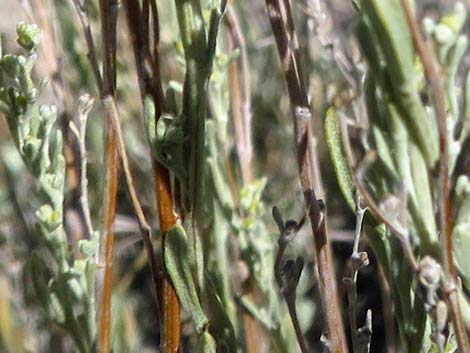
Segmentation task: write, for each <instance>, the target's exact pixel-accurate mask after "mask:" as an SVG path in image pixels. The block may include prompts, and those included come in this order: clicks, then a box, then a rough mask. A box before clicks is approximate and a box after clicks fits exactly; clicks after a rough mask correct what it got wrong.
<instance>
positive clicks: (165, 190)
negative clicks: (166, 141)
mask: <svg viewBox="0 0 470 353" xmlns="http://www.w3.org/2000/svg"><path fill="white" fill-rule="evenodd" d="M154 174H155V185H156V200H157V207H158V217H159V220H160V230H161V232H162V234H163V237H162V249H163V256H164V253H165V241H166V236H167V235H166V234H167V232H168V230H169V229H170V228H171V227H173V226H174V225H175V223H176V216H175V213H174V209H173V198H172V194H171V183H170V176H169V173H168V170H167V169H165V168H164V167H163V166H161V165H160V164H159V163H158V162H155V163H154ZM161 280H162V287H161V290H162V293H161V294H160V296H159V297H160V298H161V303H160V304H161V305H160V307H161V309H162V320H163V329H162V333H161V334H162V340H161V344H162V352H164V353H176V352H179V351H180V346H181V322H180V303H179V300H178V297H177V295H176V291H175V289H174V287H173V285H172V283H171V281H170V279H169V278H168V275H167V273H166V271H165V269H164V268H163V273H162V278H161Z"/></svg>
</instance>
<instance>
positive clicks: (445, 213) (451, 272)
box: [401, 0, 470, 353]
mask: <svg viewBox="0 0 470 353" xmlns="http://www.w3.org/2000/svg"><path fill="white" fill-rule="evenodd" d="M401 4H402V7H403V10H404V13H405V16H406V19H407V21H408V25H409V27H410V30H411V34H412V37H413V42H414V45H415V48H416V51H417V53H418V55H419V58H420V59H421V63H422V64H423V69H424V74H425V76H426V81H427V82H428V84H429V87H430V91H431V95H432V98H433V104H434V109H435V112H436V119H437V125H438V128H439V162H438V165H439V180H438V184H439V185H438V209H439V231H440V237H439V239H440V242H441V248H442V249H441V250H442V263H443V268H444V273H445V281H446V283H445V284H444V286H445V287H446V288H444V289H445V292H446V293H447V303H448V305H449V309H450V314H451V319H452V323H453V325H454V331H455V334H456V337H457V341H458V343H459V348H460V350H461V351H462V352H463V353H469V352H470V345H469V340H468V336H467V332H466V330H465V325H464V322H463V319H462V313H461V311H460V305H459V302H458V296H457V273H456V270H455V264H454V258H453V253H452V207H451V202H450V180H449V142H448V131H447V111H446V103H445V93H444V84H443V81H442V78H441V73H440V67H439V64H438V62H437V60H436V57H435V55H434V54H433V51H432V49H431V48H430V46H429V43H428V42H426V40H425V39H424V38H423V36H422V34H421V32H420V29H419V25H418V23H417V21H416V18H415V16H414V14H413V11H412V9H411V6H410V4H409V2H408V1H406V0H401Z"/></svg>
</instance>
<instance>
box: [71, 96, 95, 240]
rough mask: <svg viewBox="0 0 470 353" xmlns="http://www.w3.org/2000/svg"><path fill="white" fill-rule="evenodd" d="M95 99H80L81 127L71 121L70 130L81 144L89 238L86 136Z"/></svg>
mask: <svg viewBox="0 0 470 353" xmlns="http://www.w3.org/2000/svg"><path fill="white" fill-rule="evenodd" d="M93 102H94V100H93V98H91V97H90V95H88V94H84V95H82V96H81V97H80V98H79V106H78V121H79V123H80V126H79V127H78V128H77V126H76V125H75V123H74V122H73V121H70V123H69V128H70V130H71V131H72V133H73V134H74V135H75V137H76V139H77V141H78V142H79V151H80V186H79V193H80V208H81V212H82V214H83V218H84V222H85V227H86V233H87V235H88V238H90V237H91V235H92V233H93V226H92V223H91V214H90V205H89V203H88V177H87V152H86V145H85V135H86V123H87V119H88V113H89V111H90V109H91V107H92V106H93Z"/></svg>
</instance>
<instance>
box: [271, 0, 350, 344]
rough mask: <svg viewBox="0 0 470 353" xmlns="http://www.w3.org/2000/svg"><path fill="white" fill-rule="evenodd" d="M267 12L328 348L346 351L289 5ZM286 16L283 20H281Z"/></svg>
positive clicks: (275, 3) (274, 2)
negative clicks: (281, 74) (307, 219)
mask: <svg viewBox="0 0 470 353" xmlns="http://www.w3.org/2000/svg"><path fill="white" fill-rule="evenodd" d="M266 6H267V12H268V16H269V19H270V22H271V27H272V30H273V33H274V37H275V40H276V44H277V50H278V53H279V57H280V60H281V64H282V67H283V69H284V74H285V80H286V83H287V88H288V91H289V97H290V103H291V109H292V113H293V119H294V134H295V143H296V146H297V158H298V161H297V162H298V167H299V175H300V182H301V185H302V189H303V193H304V198H305V203H306V205H307V208H308V209H309V217H310V223H311V226H312V231H313V236H314V244H315V253H316V260H317V266H318V274H319V286H320V294H321V301H322V308H323V314H324V315H325V321H326V329H327V332H328V335H329V336H328V339H329V340H330V346H331V348H332V351H333V352H334V353H338V352H347V351H348V347H347V343H346V338H345V335H344V329H343V321H342V315H341V310H340V306H339V303H338V297H337V289H336V281H335V270H334V265H333V258H332V250H331V244H330V240H329V238H328V235H327V232H326V222H325V210H324V207H323V203H322V202H321V201H320V200H317V199H316V196H315V190H314V185H315V184H314V180H315V177H316V178H317V179H319V176H318V175H316V176H315V175H313V168H312V158H313V157H312V155H311V151H312V150H311V148H312V146H313V145H312V142H311V139H312V136H311V131H310V116H311V113H310V107H309V102H308V97H307V94H306V91H305V88H304V83H303V82H304V78H303V75H302V72H301V69H300V62H299V58H300V55H299V51H298V44H297V39H296V35H295V30H294V25H293V21H292V13H291V11H290V5H289V2H288V1H287V0H286V1H284V9H283V10H284V11H282V10H281V4H280V1H279V0H266ZM283 13H286V14H287V15H286V17H287V19H284V18H283Z"/></svg>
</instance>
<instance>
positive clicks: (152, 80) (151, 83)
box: [124, 0, 181, 353]
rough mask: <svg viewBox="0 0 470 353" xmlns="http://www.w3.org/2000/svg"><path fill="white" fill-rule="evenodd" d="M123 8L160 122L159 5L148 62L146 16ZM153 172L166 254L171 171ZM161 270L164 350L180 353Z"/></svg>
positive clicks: (175, 306) (130, 6) (170, 294)
mask: <svg viewBox="0 0 470 353" xmlns="http://www.w3.org/2000/svg"><path fill="white" fill-rule="evenodd" d="M144 5H145V4H144ZM124 6H125V9H126V17H127V23H128V27H129V34H130V37H131V41H132V45H133V50H134V58H135V62H136V67H137V76H138V80H139V87H140V94H141V99H142V101H144V98H145V97H146V96H151V97H152V99H153V101H154V103H155V117H154V118H155V120H156V121H157V120H158V119H159V118H160V116H161V115H162V113H163V109H164V97H163V89H162V84H161V77H160V63H159V28H158V27H159V26H158V25H159V23H158V9H157V5H156V2H155V1H154V0H151V1H150V7H151V11H152V20H153V31H154V43H153V50H154V52H153V60H151V59H150V60H149V58H150V52H149V51H148V50H147V49H146V48H150V45H149V43H145V42H144V41H145V40H146V38H147V40H148V37H146V36H145V35H144V34H143V32H142V31H143V29H144V28H146V26H147V24H145V21H146V15H145V14H144V15H143V12H142V10H141V9H140V6H139V4H138V3H137V2H134V1H130V0H124ZM145 11H148V10H147V9H144V12H145ZM149 64H150V65H149ZM156 121H155V122H156ZM153 170H154V178H155V187H156V193H155V197H156V203H157V209H158V216H159V221H160V230H161V232H162V234H163V237H162V249H163V252H164V251H165V241H166V234H167V232H168V230H169V229H170V228H171V227H173V226H174V225H175V224H176V216H175V212H174V201H173V195H172V192H171V182H170V175H169V171H168V170H167V169H166V168H165V167H163V166H162V165H161V164H160V163H158V161H157V160H156V159H155V158H153ZM163 257H164V253H163V254H162V259H163ZM160 261H161V260H160ZM160 267H161V274H160V276H161V278H160V280H161V288H160V291H159V293H157V294H158V296H159V301H160V307H161V325H162V330H161V346H162V347H161V350H162V352H164V353H170V352H171V353H175V352H179V351H180V346H181V322H180V303H179V300H178V297H177V295H176V291H175V289H174V287H173V284H172V283H171V280H170V278H169V277H168V274H167V273H166V271H165V268H164V266H162V264H160Z"/></svg>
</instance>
